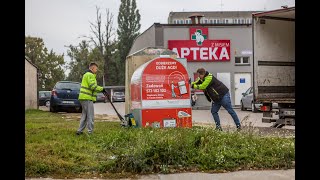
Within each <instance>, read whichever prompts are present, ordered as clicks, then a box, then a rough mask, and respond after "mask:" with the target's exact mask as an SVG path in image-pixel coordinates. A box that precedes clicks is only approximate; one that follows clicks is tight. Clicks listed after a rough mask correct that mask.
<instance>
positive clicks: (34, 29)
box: [25, 0, 295, 59]
mask: <svg viewBox="0 0 320 180" xmlns="http://www.w3.org/2000/svg"><path fill="white" fill-rule="evenodd" d="M120 2H121V1H120V0H25V35H26V36H33V37H40V38H42V39H43V40H44V43H45V46H46V47H47V48H48V49H49V50H51V49H53V51H54V52H56V53H58V54H62V53H65V59H69V58H68V57H66V51H67V48H66V47H65V46H67V45H70V44H72V45H77V44H79V42H80V41H81V38H79V37H82V36H84V35H86V36H89V35H90V23H89V22H94V21H95V18H96V17H95V16H96V6H98V7H99V8H100V9H101V12H102V15H104V14H105V10H106V9H107V8H108V9H109V10H110V12H111V13H113V15H114V22H115V24H114V27H116V23H117V16H118V10H119V6H120ZM136 2H137V8H138V9H139V12H140V15H141V21H140V24H141V29H140V32H143V31H144V30H146V29H147V28H149V27H150V26H151V25H152V24H153V23H155V22H159V23H164V24H166V23H167V18H168V15H169V12H170V11H221V10H222V11H261V10H273V9H279V8H281V6H282V5H288V6H289V7H292V6H294V5H295V1H294V0H200V1H196V0H136ZM221 4H222V6H221Z"/></svg>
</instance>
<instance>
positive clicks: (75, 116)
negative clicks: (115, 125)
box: [61, 113, 119, 122]
mask: <svg viewBox="0 0 320 180" xmlns="http://www.w3.org/2000/svg"><path fill="white" fill-rule="evenodd" d="M61 115H62V118H63V119H65V120H66V121H80V118H81V113H61ZM94 121H95V122H97V121H109V122H116V121H119V118H118V116H115V115H108V114H95V115H94Z"/></svg>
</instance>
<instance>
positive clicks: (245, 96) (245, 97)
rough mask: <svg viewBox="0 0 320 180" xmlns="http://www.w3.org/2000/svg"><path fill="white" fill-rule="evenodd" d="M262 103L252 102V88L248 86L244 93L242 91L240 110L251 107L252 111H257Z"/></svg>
mask: <svg viewBox="0 0 320 180" xmlns="http://www.w3.org/2000/svg"><path fill="white" fill-rule="evenodd" d="M261 106H262V103H259V102H253V88H252V87H250V88H249V89H247V91H246V92H245V93H242V98H241V110H242V111H245V110H247V109H251V111H252V112H257V111H258V110H260V107H261Z"/></svg>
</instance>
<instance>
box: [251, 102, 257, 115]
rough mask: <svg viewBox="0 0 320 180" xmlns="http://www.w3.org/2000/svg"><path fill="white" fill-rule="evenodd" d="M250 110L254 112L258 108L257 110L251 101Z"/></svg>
mask: <svg viewBox="0 0 320 180" xmlns="http://www.w3.org/2000/svg"><path fill="white" fill-rule="evenodd" d="M251 111H252V112H254V113H256V112H258V110H257V108H256V106H255V105H254V103H253V102H251Z"/></svg>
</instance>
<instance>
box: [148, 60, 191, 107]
mask: <svg viewBox="0 0 320 180" xmlns="http://www.w3.org/2000/svg"><path fill="white" fill-rule="evenodd" d="M188 80H189V77H188V73H187V70H186V69H185V67H184V66H183V64H181V63H180V62H179V61H177V60H175V59H172V58H159V59H155V60H154V61H152V62H150V63H149V64H148V65H147V67H146V68H145V70H144V72H143V75H142V104H143V106H144V107H146V106H148V107H155V106H162V107H174V106H188V105H190V85H189V82H188Z"/></svg>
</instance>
